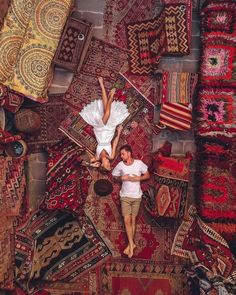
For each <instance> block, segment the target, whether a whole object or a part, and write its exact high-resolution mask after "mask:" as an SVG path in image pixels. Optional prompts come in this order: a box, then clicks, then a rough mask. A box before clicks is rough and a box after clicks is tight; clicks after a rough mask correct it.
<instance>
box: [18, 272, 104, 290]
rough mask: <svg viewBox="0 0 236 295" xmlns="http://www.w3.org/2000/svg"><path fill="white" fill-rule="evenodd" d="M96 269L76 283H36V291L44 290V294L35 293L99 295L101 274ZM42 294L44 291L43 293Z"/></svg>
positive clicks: (80, 277)
mask: <svg viewBox="0 0 236 295" xmlns="http://www.w3.org/2000/svg"><path fill="white" fill-rule="evenodd" d="M97 269H98V268H97V267H96V268H95V269H93V270H92V271H90V272H89V273H86V274H84V275H81V276H79V278H78V279H77V280H76V281H75V282H69V283H66V282H59V281H57V282H49V281H40V280H39V281H37V282H35V284H34V285H35V288H36V289H41V290H42V289H43V292H45V293H43V294H41V293H37V292H36V293H35V292H34V295H91V294H100V293H99V289H100V288H99V273H98V270H97ZM41 292H42V291H41ZM12 295H25V294H12Z"/></svg>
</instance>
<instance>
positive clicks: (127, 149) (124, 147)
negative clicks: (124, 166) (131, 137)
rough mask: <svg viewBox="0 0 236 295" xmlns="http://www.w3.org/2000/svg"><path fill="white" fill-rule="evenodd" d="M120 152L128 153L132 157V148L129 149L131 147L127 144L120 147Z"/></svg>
mask: <svg viewBox="0 0 236 295" xmlns="http://www.w3.org/2000/svg"><path fill="white" fill-rule="evenodd" d="M121 150H125V151H126V152H130V153H131V155H132V152H133V151H132V148H131V146H130V145H129V144H125V145H122V147H121V148H120V151H121Z"/></svg>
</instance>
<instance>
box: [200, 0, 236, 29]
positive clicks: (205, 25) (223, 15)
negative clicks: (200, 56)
mask: <svg viewBox="0 0 236 295" xmlns="http://www.w3.org/2000/svg"><path fill="white" fill-rule="evenodd" d="M201 28H202V31H203V32H209V33H210V32H217V31H218V32H224V33H225V34H235V33H236V3H234V2H232V1H222V2H220V1H216V0H213V1H208V2H207V3H206V5H205V6H204V7H203V8H202V10H201Z"/></svg>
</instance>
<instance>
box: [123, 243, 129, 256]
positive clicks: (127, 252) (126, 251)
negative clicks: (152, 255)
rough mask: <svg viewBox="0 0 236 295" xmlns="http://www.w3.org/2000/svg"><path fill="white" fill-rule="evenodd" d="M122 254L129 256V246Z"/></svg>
mask: <svg viewBox="0 0 236 295" xmlns="http://www.w3.org/2000/svg"><path fill="white" fill-rule="evenodd" d="M123 253H124V254H125V255H129V245H128V246H127V247H126V248H125V250H124V251H123Z"/></svg>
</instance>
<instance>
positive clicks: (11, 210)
mask: <svg viewBox="0 0 236 295" xmlns="http://www.w3.org/2000/svg"><path fill="white" fill-rule="evenodd" d="M1 166H2V169H3V170H2V171H3V173H4V174H2V175H1V178H2V179H3V180H4V181H3V183H2V185H1V187H0V201H1V202H0V203H1V204H0V213H1V215H2V216H18V215H19V214H20V213H21V208H22V206H23V203H24V199H25V198H26V172H25V158H19V159H15V158H11V157H5V158H4V157H1Z"/></svg>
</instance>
